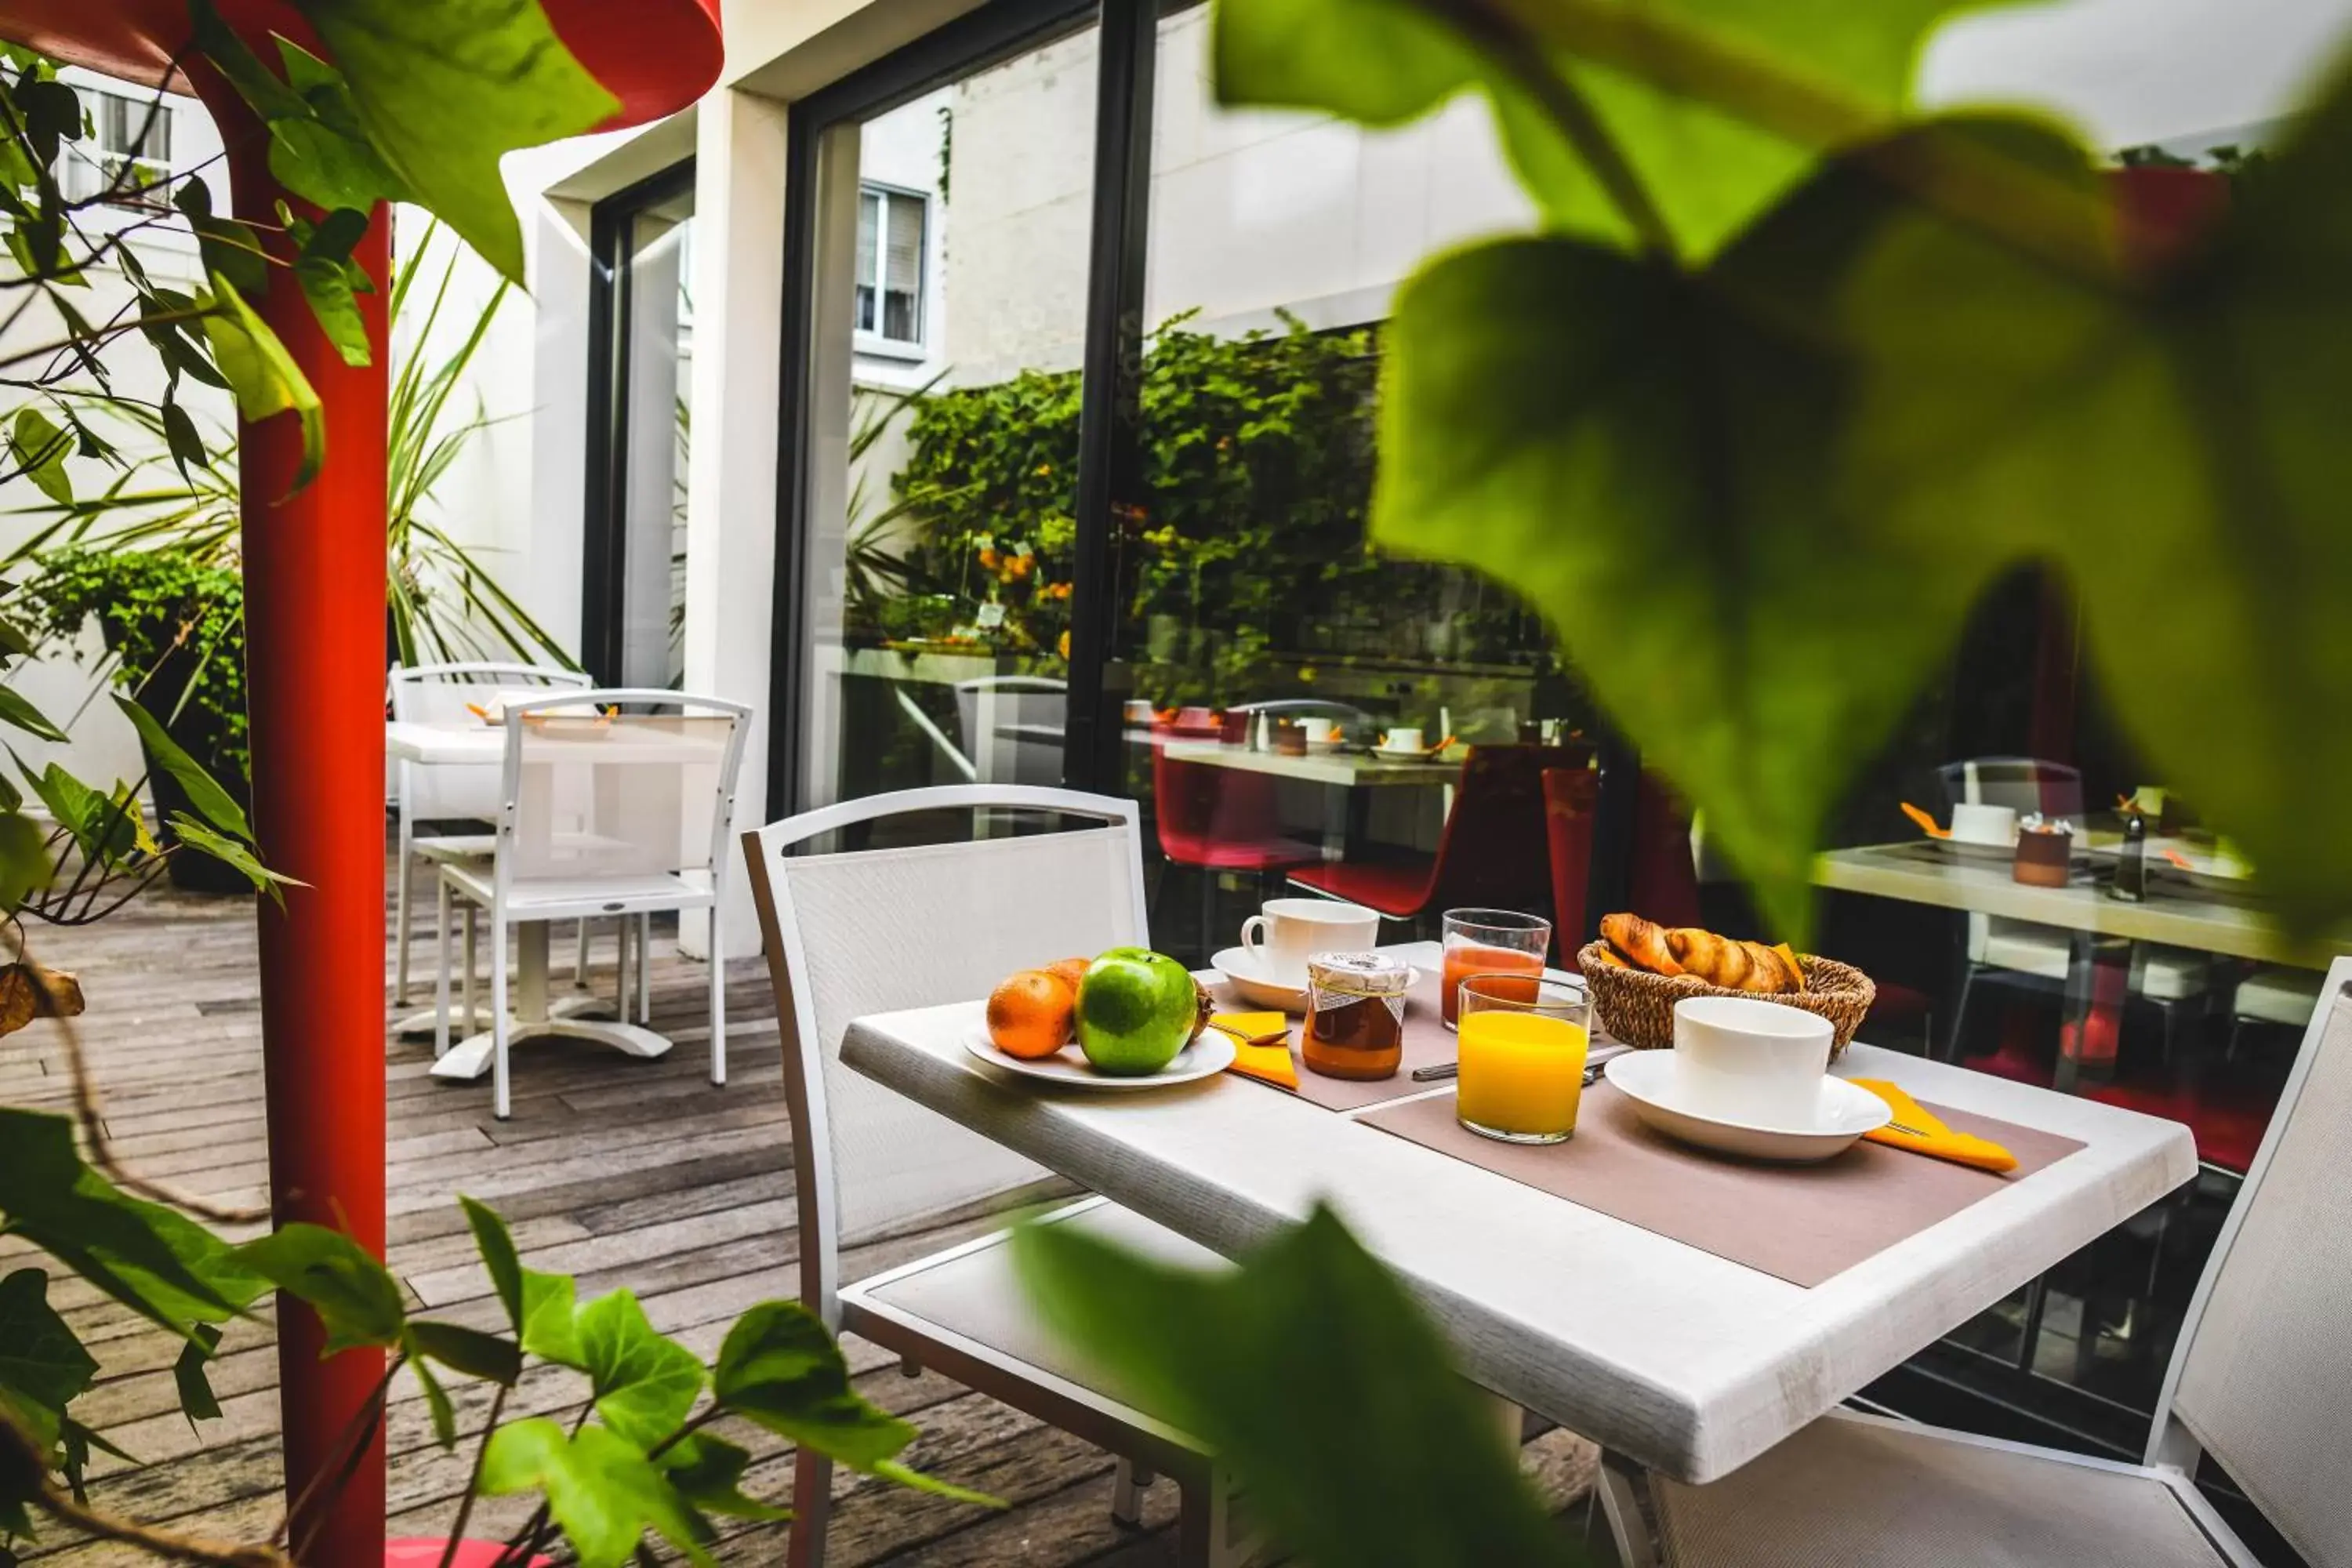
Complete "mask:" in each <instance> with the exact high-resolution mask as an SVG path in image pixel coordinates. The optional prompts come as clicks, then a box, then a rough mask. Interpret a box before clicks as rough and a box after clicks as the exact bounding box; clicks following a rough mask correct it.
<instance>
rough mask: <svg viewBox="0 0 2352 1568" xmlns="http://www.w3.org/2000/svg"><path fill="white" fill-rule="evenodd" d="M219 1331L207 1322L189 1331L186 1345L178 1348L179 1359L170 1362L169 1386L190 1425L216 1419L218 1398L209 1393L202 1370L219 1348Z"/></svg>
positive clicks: (211, 1388) (218, 1414)
mask: <svg viewBox="0 0 2352 1568" xmlns="http://www.w3.org/2000/svg"><path fill="white" fill-rule="evenodd" d="M220 1338H221V1336H220V1330H218V1329H216V1328H215V1327H213V1325H211V1324H210V1323H198V1324H197V1325H195V1327H194V1328H193V1329H191V1330H190V1331H189V1332H188V1339H187V1342H186V1343H185V1344H183V1345H182V1346H181V1347H180V1359H179V1360H178V1361H176V1362H174V1363H172V1384H173V1387H174V1388H176V1389H178V1390H179V1393H180V1408H181V1409H182V1410H184V1411H185V1412H187V1415H188V1420H189V1421H190V1422H191V1423H194V1422H197V1421H216V1420H218V1419H219V1418H220V1413H221V1407H220V1399H219V1396H218V1395H216V1394H214V1393H213V1384H212V1378H211V1377H210V1376H209V1375H208V1374H207V1373H205V1368H206V1367H207V1366H209V1365H211V1364H212V1359H213V1354H214V1352H216V1351H217V1350H219V1349H220Z"/></svg>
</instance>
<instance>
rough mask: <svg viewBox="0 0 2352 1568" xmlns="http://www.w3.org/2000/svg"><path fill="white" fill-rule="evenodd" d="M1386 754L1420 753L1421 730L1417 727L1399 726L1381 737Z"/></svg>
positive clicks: (1382, 747)
mask: <svg viewBox="0 0 2352 1568" xmlns="http://www.w3.org/2000/svg"><path fill="white" fill-rule="evenodd" d="M1381 750H1382V751H1384V752H1418V751H1419V750H1421V730H1420V728H1419V726H1417V725H1399V726H1398V727H1397V728H1396V729H1393V730H1391V731H1389V732H1388V733H1387V734H1385V735H1382V736H1381Z"/></svg>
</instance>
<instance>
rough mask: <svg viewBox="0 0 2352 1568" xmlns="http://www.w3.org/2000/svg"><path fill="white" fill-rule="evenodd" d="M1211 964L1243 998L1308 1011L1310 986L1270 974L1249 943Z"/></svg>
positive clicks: (1415, 976) (1416, 980) (1415, 974)
mask: <svg viewBox="0 0 2352 1568" xmlns="http://www.w3.org/2000/svg"><path fill="white" fill-rule="evenodd" d="M1209 967H1210V968H1212V969H1213V970H1215V971H1216V972H1217V973H1219V974H1222V975H1223V976H1224V977H1225V978H1226V979H1227V980H1230V981H1232V982H1233V985H1234V990H1236V991H1238V992H1240V993H1241V994H1242V1000H1243V1001H1244V1002H1251V1003H1255V1004H1256V1005H1258V1006H1260V1007H1279V1008H1281V1009H1282V1010H1283V1011H1284V1012H1286V1013H1304V1012H1306V1011H1307V987H1306V986H1304V985H1291V984H1285V983H1284V982H1282V981H1279V980H1276V979H1275V978H1274V977H1273V976H1272V975H1270V974H1268V973H1266V972H1265V967H1264V964H1263V961H1262V960H1260V959H1259V958H1258V956H1257V955H1256V954H1255V953H1253V952H1250V951H1249V949H1247V948H1245V947H1229V948H1227V949H1225V950H1224V951H1223V952H1221V953H1219V954H1217V956H1216V957H1214V958H1213V959H1211V960H1210V961H1209ZM1420 982H1421V971H1420V969H1418V968H1415V969H1414V970H1413V971H1412V981H1411V982H1409V984H1420Z"/></svg>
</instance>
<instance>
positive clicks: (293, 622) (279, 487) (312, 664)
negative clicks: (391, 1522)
mask: <svg viewBox="0 0 2352 1568" xmlns="http://www.w3.org/2000/svg"><path fill="white" fill-rule="evenodd" d="M252 42H253V43H254V44H255V46H256V47H257V48H258V49H260V50H261V52H262V53H263V55H264V57H265V58H268V56H269V55H270V54H271V53H272V51H271V50H270V48H269V47H268V39H267V38H259V37H257V38H255V39H253V40H252ZM192 74H193V75H194V77H195V79H196V80H197V84H198V88H199V90H200V91H201V92H202V94H203V97H204V99H205V104H206V106H207V107H209V108H210V109H211V110H212V112H213V115H214V118H215V121H217V122H218V123H219V125H220V128H221V131H222V135H223V140H224V141H225V142H226V144H227V147H228V152H229V160H228V162H229V178H230V181H231V184H232V187H233V188H232V195H233V197H234V206H235V211H236V216H239V217H241V218H243V219H245V220H247V222H250V223H252V224H255V225H257V226H259V227H260V228H261V230H262V233H263V234H264V236H265V237H266V238H267V241H268V245H269V247H270V248H271V250H272V252H273V254H275V255H276V256H278V258H279V259H281V260H282V259H286V258H288V257H289V254H290V247H289V246H288V245H287V244H286V243H285V240H284V236H283V235H282V234H281V233H279V232H278V215H277V212H276V203H277V202H278V200H279V199H281V198H282V196H283V195H284V193H283V192H281V191H280V190H279V189H278V184H277V182H276V181H275V180H273V179H272V178H271V177H270V174H269V168H268V156H267V154H268V135H267V134H266V133H265V132H263V131H262V129H261V128H260V127H259V126H258V125H257V124H256V123H255V121H254V120H253V119H252V117H251V116H250V115H249V114H248V113H247V111H246V110H245V107H244V105H243V103H242V102H241V101H239V100H237V99H236V95H235V94H234V92H232V91H230V90H229V89H226V86H225V85H224V84H222V83H221V82H220V80H219V79H217V78H216V77H215V76H214V75H213V74H212V73H211V72H210V71H209V70H206V69H205V68H203V67H202V66H201V64H199V65H198V66H197V67H196V68H195V69H194V72H193V73H192ZM298 210H299V208H298ZM312 216H316V215H312ZM390 228H391V220H390V217H389V216H388V215H387V214H386V213H384V212H383V211H382V210H379V211H378V213H377V214H376V216H375V221H374V223H373V225H372V226H370V228H369V230H368V233H367V237H365V238H364V239H363V240H362V242H361V244H360V246H359V247H358V250H357V251H356V253H355V259H357V260H358V261H359V262H360V264H361V265H362V267H364V268H366V269H367V272H368V275H369V276H370V277H371V278H373V279H375V280H376V286H377V291H376V292H375V293H373V294H362V295H361V296H360V309H361V311H362V314H363V315H364V316H365V317H366V319H367V324H368V341H369V342H370V343H371V344H372V345H373V348H374V351H375V352H374V362H375V363H373V364H372V365H368V366H363V367H361V368H357V369H354V368H352V367H351V366H348V365H346V364H344V363H343V362H342V359H341V356H340V355H338V354H337V353H336V352H335V351H334V348H333V347H332V345H331V344H330V343H329V342H328V341H327V339H326V336H325V334H324V333H322V332H321V331H320V330H319V326H318V323H317V322H316V321H315V320H314V319H313V318H312V316H311V314H310V307H309V305H308V304H307V303H306V302H305V300H303V297H302V292H301V289H299V287H297V286H296V284H295V281H294V279H293V277H292V276H291V274H290V273H289V272H287V271H286V270H284V269H283V268H272V282H271V286H270V289H269V291H268V295H267V297H266V298H264V299H260V300H254V301H252V303H253V305H254V308H255V309H256V310H257V312H258V313H259V314H260V316H261V318H262V319H263V320H264V321H267V322H268V324H269V326H270V328H271V329H272V330H273V331H276V332H277V334H278V339H279V341H281V342H284V343H285V345H286V347H287V349H288V351H289V353H291V354H292V355H293V357H294V360H295V362H296V363H298V364H299V365H300V366H301V368H302V374H304V375H306V376H308V377H309V378H310V384H311V385H312V386H314V387H316V388H317V389H318V392H319V395H320V399H321V400H322V402H323V403H324V405H325V408H326V426H327V454H326V465H325V467H324V468H323V469H322V470H321V471H320V474H319V476H318V478H316V479H313V480H311V482H310V485H309V486H307V487H306V488H305V489H301V490H300V491H299V492H294V493H291V494H289V491H291V490H292V487H293V483H294V477H295V474H296V472H297V471H298V469H299V467H300V463H301V457H302V439H301V431H300V428H299V425H298V422H297V420H296V418H295V416H292V415H290V414H287V415H279V416H277V417H275V418H271V419H265V420H263V421H261V422H260V423H258V424H249V423H248V424H241V425H240V426H239V427H238V437H239V440H238V451H239V488H240V491H241V495H242V509H243V518H244V555H245V637H246V691H247V710H248V712H249V715H250V720H251V733H252V749H253V803H254V823H255V826H256V832H257V837H258V839H259V842H260V846H261V853H262V857H263V858H264V859H265V860H266V861H267V863H268V865H269V866H271V867H272V868H275V869H277V870H278V871H281V872H283V873H285V874H286V875H288V876H290V877H294V878H298V879H300V881H301V882H302V883H304V884H306V885H304V886H300V887H293V888H289V889H286V903H285V908H284V909H283V910H279V909H278V906H277V905H276V904H275V903H273V902H271V901H270V900H268V899H263V900H259V910H260V915H259V919H260V934H261V997H262V1010H261V1026H262V1051H263V1057H264V1062H265V1066H266V1068H267V1071H268V1120H269V1183H270V1202H271V1205H272V1207H273V1208H274V1209H275V1211H276V1214H277V1217H278V1223H280V1224H285V1223H287V1222H289V1221H294V1220H307V1221H310V1222H311V1223H312V1224H316V1225H322V1226H331V1227H334V1228H337V1229H341V1230H344V1231H347V1232H348V1233H350V1235H351V1236H352V1237H353V1238H354V1239H356V1240H357V1241H359V1242H360V1244H361V1245H362V1246H364V1247H367V1248H369V1249H370V1250H371V1251H373V1252H374V1253H375V1254H376V1255H377V1256H379V1257H381V1256H383V1186H384V1175H383V1161H384V1154H383V1148H384V1077H383V1071H384V1069H383V1059H384V1058H383V1031H384V1011H383V1008H384V979H383V976H384V968H383V963H384V918H383V909H384V847H383V844H384V840H383V805H384V797H383V768H384V763H383V672H384V630H383V628H384V433H385V396H386V387H387V383H388V377H387V373H386V362H387V360H388V358H389V355H390V352H391V350H390V341H389V337H388V335H387V333H386V331H385V320H384V316H385V300H386V299H387V297H388V295H387V291H386V271H387V264H388V261H389V258H390V252H391V246H390V238H389V231H390ZM323 1340H324V1336H323V1334H322V1332H321V1331H320V1325H319V1321H318V1319H317V1318H316V1317H315V1316H314V1315H313V1314H312V1313H311V1311H310V1309H309V1308H307V1307H305V1306H302V1305H301V1304H299V1302H296V1301H294V1300H291V1299H290V1298H288V1297H284V1296H281V1297H279V1298H278V1378H279V1384H278V1386H279V1396H278V1397H279V1405H280V1410H281V1416H282V1423H283V1425H282V1430H283V1433H284V1436H285V1451H286V1488H287V1495H288V1498H289V1500H305V1501H304V1502H303V1506H302V1507H301V1508H300V1509H299V1510H298V1512H297V1515H296V1517H295V1520H294V1522H293V1530H292V1534H291V1537H290V1539H291V1540H292V1542H294V1543H295V1544H296V1547H297V1549H298V1552H299V1560H300V1561H301V1562H302V1563H306V1564H309V1563H320V1564H332V1565H334V1568H357V1565H359V1564H373V1563H381V1562H383V1524H384V1475H383V1437H382V1434H381V1431H380V1429H379V1430H378V1432H377V1434H376V1436H374V1438H373V1441H372V1442H371V1443H370V1444H369V1445H368V1447H367V1448H366V1450H364V1451H363V1452H362V1453H361V1454H359V1455H358V1456H357V1458H356V1459H355V1458H353V1456H352V1439H353V1438H354V1437H355V1436H358V1423H359V1421H360V1413H361V1412H362V1410H363V1409H364V1408H365V1407H366V1406H367V1404H368V1402H369V1401H370V1400H371V1399H372V1398H373V1395H374V1393H375V1390H376V1386H377V1384H378V1383H379V1381H380V1380H381V1379H382V1378H383V1368H384V1361H383V1355H382V1353H381V1352H373V1351H370V1352H357V1351H347V1352H343V1353H342V1354H341V1355H338V1356H336V1357H334V1358H333V1359H332V1360H331V1361H325V1362H322V1361H320V1346H321V1344H322V1343H323ZM339 1477H341V1479H340V1480H339V1479H338V1478H339ZM314 1483H315V1485H314ZM306 1541H307V1542H308V1544H307V1545H305V1544H304V1542H306Z"/></svg>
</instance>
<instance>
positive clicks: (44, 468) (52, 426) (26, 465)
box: [8, 405, 74, 506]
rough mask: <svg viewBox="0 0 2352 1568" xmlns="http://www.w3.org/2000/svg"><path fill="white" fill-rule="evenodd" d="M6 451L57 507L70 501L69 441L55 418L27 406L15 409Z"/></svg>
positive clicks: (70, 447) (70, 449) (71, 450)
mask: <svg viewBox="0 0 2352 1568" xmlns="http://www.w3.org/2000/svg"><path fill="white" fill-rule="evenodd" d="M8 452H9V456H10V457H12V458H15V459H16V466H17V467H18V468H22V469H23V470H24V474H25V477H26V479H30V480H32V481H33V483H35V484H36V485H38V486H39V487H40V490H41V493H42V494H43V495H45V496H47V497H48V498H49V499H50V500H53V501H56V502H57V503H58V505H59V506H71V505H72V504H73V499H74V493H73V476H72V475H71V474H68V472H66V458H68V456H70V455H71V453H72V452H73V442H72V440H71V439H70V438H69V437H68V436H67V435H66V433H65V431H64V429H63V428H62V427H61V426H58V424H57V423H56V421H54V420H52V419H50V418H49V417H48V416H47V415H45V414H43V413H42V412H41V411H40V410H39V409H37V408H35V407H32V406H31V405H26V406H25V407H23V408H19V409H18V410H16V423H15V425H14V426H11V427H10V429H9V432H8Z"/></svg>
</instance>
